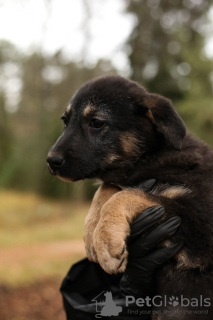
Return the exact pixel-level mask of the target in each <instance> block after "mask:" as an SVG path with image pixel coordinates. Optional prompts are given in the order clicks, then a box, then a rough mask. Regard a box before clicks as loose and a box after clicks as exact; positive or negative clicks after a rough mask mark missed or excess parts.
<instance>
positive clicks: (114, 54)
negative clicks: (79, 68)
mask: <svg viewBox="0 0 213 320" xmlns="http://www.w3.org/2000/svg"><path fill="white" fill-rule="evenodd" d="M0 3H1V4H0V39H8V40H10V41H12V42H13V43H15V44H16V45H17V46H18V47H20V48H21V49H23V50H24V51H28V50H32V49H34V48H36V47H39V48H42V50H44V51H45V52H47V53H54V52H55V51H57V50H58V49H61V48H62V49H63V52H64V53H65V55H66V57H67V58H68V59H74V60H80V59H81V58H82V52H84V58H86V60H88V61H89V62H90V63H95V61H97V60H98V59H99V58H109V59H112V60H113V62H114V64H115V65H119V66H120V67H121V68H122V67H123V65H124V64H125V63H126V60H125V54H122V44H123V42H124V40H125V39H126V38H127V37H128V35H129V34H130V32H131V28H132V25H133V23H134V19H133V17H132V16H130V15H127V14H122V12H123V9H124V3H123V1H119V0H116V1H115V0H101V1H100V0H92V1H89V3H90V6H91V10H90V14H89V15H88V12H87V10H86V8H85V3H84V0H60V1H59V0H51V1H48V0H4V1H1V2H0ZM90 17H91V19H90ZM83 31H84V32H83ZM88 44H89V45H88ZM85 49H86V50H85Z"/></svg>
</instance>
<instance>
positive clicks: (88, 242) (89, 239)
mask: <svg viewBox="0 0 213 320" xmlns="http://www.w3.org/2000/svg"><path fill="white" fill-rule="evenodd" d="M93 233H94V226H92V224H90V223H87V224H85V228H84V245H85V250H86V256H87V258H88V259H89V260H90V261H92V262H98V258H97V255H96V252H95V248H94V244H93Z"/></svg>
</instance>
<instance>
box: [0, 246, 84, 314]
mask: <svg viewBox="0 0 213 320" xmlns="http://www.w3.org/2000/svg"><path fill="white" fill-rule="evenodd" d="M75 255H82V256H85V250H84V243H83V241H82V240H73V241H60V242H51V243H44V244H36V245H28V246H17V247H12V248H7V249H0V265H4V266H6V268H8V270H11V268H13V269H19V268H21V267H22V265H24V264H25V263H29V262H30V264H32V265H34V264H36V263H37V262H38V261H39V263H40V262H41V263H45V262H48V261H51V260H58V259H62V260H63V259H64V258H66V257H67V258H71V257H72V256H75ZM61 281H62V279H60V280H59V279H55V278H53V279H45V278H44V279H37V280H35V281H34V282H33V283H32V284H29V285H20V286H18V287H11V286H8V285H1V284H0V320H65V319H66V316H65V312H64V310H63V304H62V297H61V294H60V291H59V288H60V285H61ZM73 320H74V319H73Z"/></svg>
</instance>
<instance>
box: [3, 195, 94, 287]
mask: <svg viewBox="0 0 213 320" xmlns="http://www.w3.org/2000/svg"><path fill="white" fill-rule="evenodd" d="M0 203H1V206H0V284H5V285H12V286H17V285H20V284H21V285H23V284H29V283H32V282H34V281H37V280H38V279H42V278H58V279H61V280H62V279H63V277H64V276H65V275H66V273H67V271H68V269H69V268H70V266H71V265H72V264H73V263H74V262H75V261H77V260H79V259H80V258H82V252H79V253H78V252H76V251H75V252H74V254H72V255H71V256H70V257H69V256H67V254H65V255H63V254H61V253H60V252H59V255H58V256H57V254H56V255H54V256H50V258H49V257H48V254H47V257H46V258H45V259H39V254H38V256H36V257H33V253H32V255H29V258H28V260H26V258H25V259H20V258H18V257H17V255H18V254H19V249H20V248H21V250H28V251H30V248H33V246H35V245H36V246H38V247H39V248H40V247H41V250H42V245H43V246H44V245H48V244H53V246H54V243H62V244H63V242H65V243H66V241H68V240H69V241H70V240H76V239H79V240H82V239H83V227H84V219H85V216H86V213H87V211H88V208H89V204H80V203H77V202H75V203H74V202H71V201H63V200H59V201H54V200H52V199H48V198H43V197H40V196H38V195H35V194H31V193H29V194H25V193H18V192H14V191H4V190H3V191H1V192H0ZM68 245H69V243H68ZM13 249H14V250H13ZM1 250H2V253H3V252H4V256H5V252H6V253H7V252H11V250H13V251H12V252H15V254H14V261H13V259H12V261H11V254H10V258H9V260H8V261H5V258H4V260H3V261H1ZM16 252H17V253H16ZM32 252H33V251H32ZM27 257H28V256H27Z"/></svg>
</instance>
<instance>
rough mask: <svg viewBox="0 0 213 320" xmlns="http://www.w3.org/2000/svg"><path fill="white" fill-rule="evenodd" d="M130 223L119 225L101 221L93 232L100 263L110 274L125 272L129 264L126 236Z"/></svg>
mask: <svg viewBox="0 0 213 320" xmlns="http://www.w3.org/2000/svg"><path fill="white" fill-rule="evenodd" d="M129 232H130V230H129V225H128V224H127V223H126V224H123V225H122V224H121V225H119V226H117V225H112V224H109V223H106V222H103V223H102V222H101V221H99V224H98V226H97V227H96V229H95V231H94V234H93V244H94V249H95V252H96V255H97V260H98V263H99V264H100V265H101V267H102V268H103V269H104V270H105V271H106V272H107V273H109V274H116V273H119V272H124V271H125V269H126V265H127V257H128V252H127V247H126V238H127V236H128V235H129Z"/></svg>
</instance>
